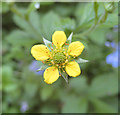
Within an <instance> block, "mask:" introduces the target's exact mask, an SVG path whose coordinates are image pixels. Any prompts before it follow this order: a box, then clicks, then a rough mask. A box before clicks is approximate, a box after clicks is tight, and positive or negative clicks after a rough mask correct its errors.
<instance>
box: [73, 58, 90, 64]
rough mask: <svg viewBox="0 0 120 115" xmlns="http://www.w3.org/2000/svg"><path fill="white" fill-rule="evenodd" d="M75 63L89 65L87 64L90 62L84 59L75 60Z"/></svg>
mask: <svg viewBox="0 0 120 115" xmlns="http://www.w3.org/2000/svg"><path fill="white" fill-rule="evenodd" d="M75 61H76V62H77V63H87V62H89V61H88V60H85V59H82V58H79V57H78V58H76V59H75Z"/></svg>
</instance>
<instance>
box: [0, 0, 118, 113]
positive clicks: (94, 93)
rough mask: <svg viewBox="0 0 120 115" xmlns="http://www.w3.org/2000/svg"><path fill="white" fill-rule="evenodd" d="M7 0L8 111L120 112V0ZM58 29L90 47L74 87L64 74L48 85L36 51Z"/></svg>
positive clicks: (4, 45)
mask: <svg viewBox="0 0 120 115" xmlns="http://www.w3.org/2000/svg"><path fill="white" fill-rule="evenodd" d="M1 4H2V11H0V12H1V14H2V55H3V60H2V83H3V84H2V89H0V90H1V91H2V94H3V96H2V112H3V113H20V112H28V113H115V112H117V111H118V94H119V92H118V66H119V64H118V3H77V2H76V3H59V2H57V3H53V2H50V3H43V2H41V3H25V2H24V3H7V2H2V3H1ZM0 6H1V5H0ZM56 30H62V31H65V33H66V35H67V37H68V36H69V35H70V33H71V32H73V41H76V40H79V41H81V42H82V43H83V44H84V45H85V50H84V51H83V53H82V55H81V58H83V59H87V60H89V63H84V64H80V67H81V70H82V74H81V75H80V76H78V77H76V78H71V77H69V84H68V85H67V84H66V82H65V80H64V79H63V78H62V77H60V78H59V80H57V81H56V82H55V83H54V84H52V85H47V84H46V83H45V82H44V81H43V77H42V74H43V71H40V72H36V70H37V69H38V68H40V63H39V62H36V61H35V60H34V58H33V57H32V56H31V53H30V49H31V47H32V46H33V45H34V44H40V43H43V40H42V38H43V37H44V38H46V39H48V40H50V41H51V36H52V34H53V32H54V31H56ZM119 79H120V78H119Z"/></svg>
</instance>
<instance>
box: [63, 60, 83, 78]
mask: <svg viewBox="0 0 120 115" xmlns="http://www.w3.org/2000/svg"><path fill="white" fill-rule="evenodd" d="M65 70H66V72H67V74H68V75H69V76H72V77H77V76H78V75H80V73H81V70H80V67H79V64H78V63H77V62H75V61H71V62H69V63H67V65H66V66H65Z"/></svg>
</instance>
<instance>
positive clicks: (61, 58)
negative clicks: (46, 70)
mask: <svg viewBox="0 0 120 115" xmlns="http://www.w3.org/2000/svg"><path fill="white" fill-rule="evenodd" d="M65 60H66V56H65V54H64V53H63V52H56V53H55V54H54V57H53V61H54V63H56V64H61V63H64V62H65Z"/></svg>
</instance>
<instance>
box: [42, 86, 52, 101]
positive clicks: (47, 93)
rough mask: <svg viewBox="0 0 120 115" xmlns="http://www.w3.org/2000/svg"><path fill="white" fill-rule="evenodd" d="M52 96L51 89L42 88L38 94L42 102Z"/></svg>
mask: <svg viewBox="0 0 120 115" xmlns="http://www.w3.org/2000/svg"><path fill="white" fill-rule="evenodd" d="M52 94H53V88H51V87H43V88H42V89H41V92H40V97H41V99H42V101H46V100H47V99H49V98H50V96H51V95H52Z"/></svg>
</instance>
